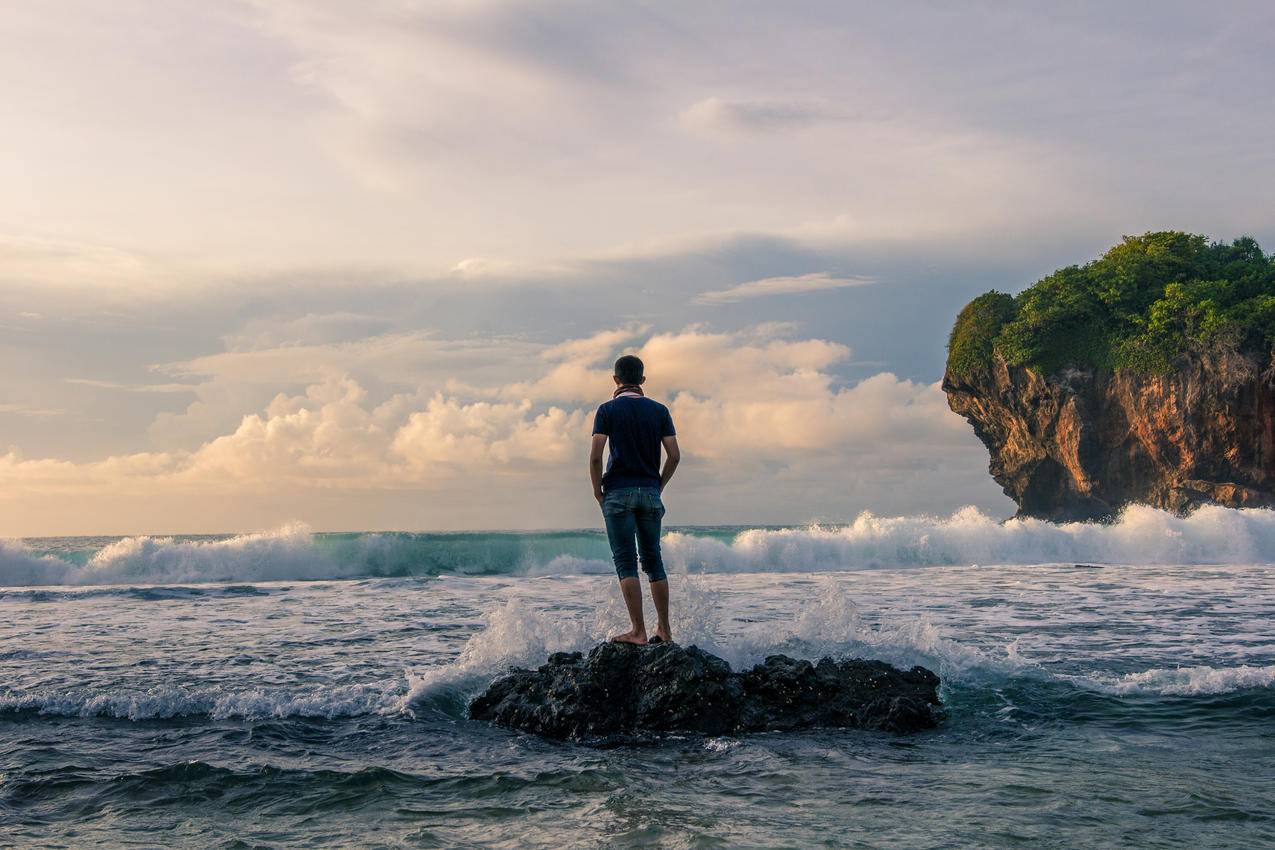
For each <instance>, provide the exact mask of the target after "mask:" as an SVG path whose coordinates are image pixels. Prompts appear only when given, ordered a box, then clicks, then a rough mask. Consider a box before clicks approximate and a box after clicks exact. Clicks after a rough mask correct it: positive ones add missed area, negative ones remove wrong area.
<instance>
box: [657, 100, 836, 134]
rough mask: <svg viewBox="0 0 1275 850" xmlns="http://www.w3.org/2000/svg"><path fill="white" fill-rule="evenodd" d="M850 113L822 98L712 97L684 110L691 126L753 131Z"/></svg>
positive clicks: (803, 124)
mask: <svg viewBox="0 0 1275 850" xmlns="http://www.w3.org/2000/svg"><path fill="white" fill-rule="evenodd" d="M847 117H848V116H847V115H845V114H844V113H842V112H840V111H838V110H837V109H835V108H833V107H832V106H831V105H829V104H828V103H826V102H824V101H822V100H810V99H792V98H789V99H784V98H753V99H745V100H731V99H728V98H721V97H709V98H705V99H704V100H701V101H699V102H698V103H694V104H692V105H691V106H690V107H689V108H688V109H687V110H686V111H685V112H683V113H682V120H683V121H685V122H686V124H687V125H688V126H691V127H702V128H707V129H713V130H735V131H745V132H754V133H756V132H773V131H777V130H793V129H797V128H800V127H807V126H810V125H811V124H817V123H821V122H824V121H837V120H844V119H845V118H847Z"/></svg>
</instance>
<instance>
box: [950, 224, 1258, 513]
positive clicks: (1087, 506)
mask: <svg viewBox="0 0 1275 850" xmlns="http://www.w3.org/2000/svg"><path fill="white" fill-rule="evenodd" d="M1273 352H1275V257H1272V256H1268V255H1266V254H1264V253H1263V252H1262V249H1261V247H1260V246H1259V245H1258V244H1257V242H1256V241H1254V240H1253V239H1251V238H1247V237H1245V238H1241V239H1236V240H1234V241H1233V242H1230V243H1229V244H1228V243H1222V242H1211V241H1209V240H1208V239H1207V238H1206V237H1204V236H1200V235H1193V234H1187V233H1182V232H1178V231H1164V232H1154V233H1146V234H1143V235H1141V236H1128V237H1125V238H1124V239H1123V240H1122V241H1121V242H1120V244H1118V245H1116V246H1115V247H1113V248H1111V249H1110V250H1108V251H1107V252H1106V253H1105V254H1103V255H1102V257H1101V258H1099V259H1097V260H1094V261H1093V262H1090V263H1087V264H1085V265H1082V266H1068V267H1066V268H1063V269H1059V270H1058V271H1056V272H1054V273H1053V274H1050V275H1048V276H1047V277H1045V278H1043V279H1041V280H1040V281H1038V282H1037V283H1035V284H1034V285H1032V286H1030V287H1028V288H1027V289H1025V290H1023V291H1022V292H1021V293H1019V294H1018V295H1016V296H1010V295H1008V294H1006V293H1002V292H996V291H992V292H987V293H985V294H983V295H980V296H978V297H977V298H975V299H974V300H973V301H971V302H970V303H969V304H967V305H966V306H965V308H964V309H963V310H961V312H960V314H959V316H958V317H957V319H956V323H955V325H954V327H953V328H952V332H951V336H950V338H949V341H948V358H947V368H946V371H945V374H944V377H943V384H942V387H943V390H944V392H945V393H946V394H947V399H948V405H949V407H951V409H952V410H954V411H955V412H957V413H959V414H960V415H961V416H963V417H965V419H966V420H967V421H968V422H969V423H970V424H971V425H972V426H973V428H974V432H975V434H977V435H978V437H979V439H980V440H982V442H983V444H984V445H986V446H987V449H988V451H989V452H990V454H991V463H990V467H989V471H990V472H991V474H992V477H993V478H994V479H995V480H996V482H997V483H998V484H1000V485H1001V487H1002V488H1003V489H1004V491H1005V493H1006V495H1008V496H1009V497H1010V498H1012V499H1013V500H1014V501H1015V502H1016V503H1017V505H1018V515H1019V516H1024V517H1036V518H1041V519H1047V520H1053V521H1084V520H1109V519H1111V518H1113V517H1115V516H1117V515H1118V514H1119V512H1120V510H1121V509H1122V508H1123V507H1124V506H1126V505H1129V504H1133V503H1137V504H1146V505H1151V506H1153V507H1157V508H1161V509H1163V510H1167V511H1172V512H1174V513H1176V514H1186V513H1189V512H1190V511H1192V510H1193V509H1195V508H1196V507H1198V506H1200V505H1203V504H1216V505H1224V506H1227V507H1234V508H1247V507H1270V506H1272V505H1275V390H1273V387H1275V354H1273Z"/></svg>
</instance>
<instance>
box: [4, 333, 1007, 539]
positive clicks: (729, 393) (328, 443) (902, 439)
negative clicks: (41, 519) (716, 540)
mask: <svg viewBox="0 0 1275 850" xmlns="http://www.w3.org/2000/svg"><path fill="white" fill-rule="evenodd" d="M792 332H793V329H792V328H791V327H788V326H785V325H781V324H772V325H759V326H754V327H751V328H746V329H742V330H739V331H733V332H723V331H713V330H710V329H707V328H702V327H691V328H687V329H684V330H682V331H678V332H669V333H652V332H650V331H649V330H648V329H644V328H642V327H640V326H634V327H628V328H621V329H614V330H607V331H601V332H598V333H596V334H593V335H590V336H588V337H583V338H579V339H573V340H567V341H564V342H563V343H560V344H558V345H555V346H549V347H546V348H545V349H544V351H543V352H542V357H541V358H539V361H538V362H539V364H540V366H539V368H540V369H541V370H543V371H542V373H541V374H540V375H539V376H538V378H537V379H536V380H533V381H529V382H524V383H522V384H500V383H496V382H489V383H486V384H485V385H480V386H470V387H464V386H460V385H456V384H453V386H452V387H451V388H450V389H448V388H446V387H443V386H436V387H435V388H433V389H430V388H429V387H428V386H424V385H422V386H419V387H417V388H415V389H413V390H411V391H405V392H400V393H395V394H393V395H392V396H390V397H389V398H387V399H384V400H380V401H378V400H376V399H374V398H372V397H371V396H370V395H369V393H368V392H367V389H366V388H365V387H364V386H363V385H362V384H361V383H360V382H359V381H357V380H355V379H353V378H350V377H348V376H344V377H342V376H328V377H327V378H325V379H323V380H321V381H318V382H315V383H312V384H310V385H309V386H307V387H306V388H305V390H304V391H303V392H300V393H279V394H277V395H276V396H275V397H274V398H273V399H272V400H270V401H269V402H268V403H267V404H265V405H264V407H262V408H260V409H259V410H257V411H255V412H252V413H249V414H247V415H244V416H242V417H241V418H240V420H239V421H238V423H237V424H236V425H235V426H234V427H233V428H231V429H230V430H229V431H227V432H225V433H223V434H221V435H219V436H215V437H213V438H211V439H209V440H207V441H205V442H204V443H203V444H201V445H199V446H198V447H196V448H194V449H192V450H189V451H179V450H173V451H166V452H139V453H132V454H122V455H114V456H111V457H107V458H104V459H101V460H96V461H85V462H72V461H68V460H60V459H56V458H43V459H40V458H36V459H28V458H24V457H22V456H21V455H19V454H18V453H17V452H14V451H11V452H10V453H9V454H7V455H4V456H0V502H3V503H5V506H6V512H5V515H6V517H7V519H6V522H7V523H12V524H14V525H16V524H18V523H23V522H27V523H30V522H34V521H35V520H34V519H33V515H34V514H36V513H37V512H39V511H41V510H48V505H49V503H50V500H53V501H55V502H56V501H59V500H61V501H62V502H64V503H65V504H75V505H97V506H99V507H100V508H101V512H100V513H94V514H93V516H94V518H95V521H97V522H101V521H102V518H109V517H111V516H113V515H115V513H114V512H115V511H119V510H122V509H124V508H125V507H127V506H129V505H133V506H136V505H138V504H141V503H143V502H146V500H151V501H152V502H153V501H156V500H158V501H159V502H161V505H160V506H159V507H153V508H152V509H151V510H152V513H151V514H149V516H150V517H151V519H152V520H153V521H158V520H161V519H163V518H165V517H166V516H169V515H171V516H172V517H173V519H172V520H171V523H172V525H174V526H177V527H181V528H183V529H184V530H187V531H191V530H195V529H193V528H191V527H190V523H192V522H195V524H196V525H197V524H198V522H197V521H195V520H192V517H197V516H200V515H201V514H200V511H201V510H206V511H209V512H210V513H208V514H207V515H208V516H213V515H216V516H219V517H222V518H223V519H222V521H223V522H224V521H227V520H226V519H225V518H227V517H230V518H234V520H235V522H236V525H235V526H234V527H238V528H250V527H257V526H259V525H261V524H263V523H265V524H270V523H274V522H279V521H284V520H286V519H289V518H297V517H298V516H300V517H301V518H303V519H307V520H310V521H315V522H318V523H319V524H320V525H323V524H324V520H323V517H322V515H319V514H318V513H317V512H319V506H323V505H327V504H329V503H330V502H331V500H332V499H337V500H339V504H341V505H343V508H342V510H343V513H342V514H341V517H342V519H341V520H339V521H340V522H342V523H343V524H342V525H340V526H338V527H343V528H360V527H375V526H378V525H381V524H382V523H383V522H384V519H383V518H384V516H387V515H391V514H386V513H385V512H384V511H385V510H386V509H385V507H384V506H385V504H386V501H385V500H387V499H388V500H391V501H393V502H395V503H402V502H403V500H408V502H410V501H411V500H412V499H415V498H424V499H425V500H426V501H425V504H428V505H429V514H428V515H427V516H426V515H421V517H420V518H418V520H417V524H418V527H419V526H421V525H423V526H425V527H460V528H476V527H492V526H496V527H527V526H531V527H546V526H562V525H582V524H587V523H589V522H591V521H592V520H591V514H590V513H589V510H590V506H589V503H588V501H587V499H584V498H583V496H582V494H583V495H587V493H585V492H584V490H585V486H584V481H585V476H584V470H585V463H584V461H585V457H586V454H587V447H588V435H589V432H590V427H591V424H592V414H593V410H594V408H595V406H596V404H597V403H598V402H599V401H600V400H603V399H605V398H607V397H609V393H608V388H609V386H610V379H609V366H610V360H611V359H612V358H613V357H614V356H615V355H616V354H617V353H618V352H620V351H623V350H631V351H637V352H638V353H639V354H640V355H641V356H642V357H643V358H644V359H645V360H646V362H647V368H648V373H649V375H650V379H649V381H648V387H649V389H650V391H651V393H652V394H653V395H654V396H655V397H657V398H661V399H663V400H664V401H665V402H666V403H667V404H668V405H669V407H670V409H671V411H672V413H673V417H674V421H675V422H676V423H677V426H678V429H679V435H680V439H681V442H682V444H683V448H684V453H685V457H686V464H685V467H684V469H683V471H681V472H679V482H678V485H679V490H680V492H681V493H684V494H686V498H687V500H688V501H687V502H686V503H685V508H684V509H683V512H682V514H681V515H680V521H683V522H695V521H702V522H712V521H722V517H724V516H736V517H738V516H739V512H741V511H742V512H745V513H747V512H756V513H757V514H758V515H762V514H764V513H766V511H770V512H771V513H770V516H771V519H772V521H785V520H787V521H792V520H799V519H811V518H818V517H828V516H830V515H831V516H837V515H849V514H850V513H851V512H857V509H859V508H863V507H876V508H888V507H889V506H892V505H899V504H902V503H903V502H904V501H906V500H911V501H912V502H914V503H919V504H927V503H929V504H933V505H934V507H935V509H940V508H948V507H950V505H947V504H946V503H944V504H942V505H940V504H938V502H939V501H941V500H942V497H937V498H936V496H935V492H936V491H935V485H936V482H938V483H944V482H951V481H954V480H955V481H960V482H963V486H962V487H961V488H960V490H959V491H958V492H960V494H961V499H962V502H967V501H972V499H970V498H969V493H970V490H971V488H972V487H973V489H975V490H976V489H977V487H976V486H974V485H976V484H978V483H979V482H981V481H983V480H984V479H986V475H985V472H984V471H983V469H982V467H983V466H984V465H985V456H984V455H983V453H982V451H981V449H980V448H979V447H978V445H977V441H976V440H975V439H974V438H973V435H972V434H971V433H969V429H968V428H967V427H966V426H965V423H964V422H963V421H962V420H961V419H960V418H959V417H957V416H955V415H954V414H952V413H951V412H950V411H948V410H947V407H946V403H945V400H944V397H943V394H942V392H941V391H940V390H939V388H938V385H937V384H927V383H917V382H913V381H908V380H903V379H900V378H898V377H896V376H895V375H892V374H889V373H880V374H877V375H874V376H872V377H870V378H868V379H866V380H863V381H860V382H858V383H855V384H853V385H843V384H842V383H841V382H839V381H838V380H837V379H836V378H835V377H834V376H833V375H832V373H831V372H830V371H829V370H830V369H831V367H833V366H834V365H836V364H837V363H840V362H844V361H845V360H846V359H847V358H848V357H849V355H850V350H849V348H847V347H846V346H844V345H839V344H836V343H832V342H829V341H826V340H820V339H802V338H793V337H792V336H791V334H792ZM532 362H533V363H534V362H536V361H532ZM985 489H989V491H990V487H985ZM940 492H941V491H940ZM325 494H326V495H325ZM353 494H367V495H366V496H359V497H355V496H354V495H353ZM228 497H233V498H231V499H230V501H227V498H228ZM984 497H985V498H984V504H985V505H988V504H995V503H996V500H995V497H994V495H993V496H992V497H990V498H988V494H986V493H985V494H984ZM974 501H976V500H974ZM213 505H215V506H216V507H215V510H214V509H213V508H212V507H211V506H213ZM233 505H239V506H240V508H239V512H238V513H236V511H235V509H234V508H233V507H231V506H233ZM776 514H783V516H776ZM392 515H402V510H401V508H399V509H398V513H393V514H392ZM378 520H379V521H378ZM222 527H223V528H224V527H225V526H222ZM4 530H6V529H5V528H0V532H2V531H4ZM79 530H92V531H98V532H101V531H103V530H104V529H102V528H100V527H95V528H93V529H79ZM117 530H118V529H117ZM205 530H206V529H205ZM27 533H38V532H37V531H32V530H28V531H27Z"/></svg>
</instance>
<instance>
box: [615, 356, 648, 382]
mask: <svg viewBox="0 0 1275 850" xmlns="http://www.w3.org/2000/svg"><path fill="white" fill-rule="evenodd" d="M645 369H646V367H645V366H643V365H642V361H641V360H639V359H638V358H637V357H635V356H633V355H632V354H626V355H624V356H623V357H621V358H620V359H619V360H617V361H615V376H616V377H617V378H619V379H620V380H621V381H623V382H624V383H626V384H636V383H637V382H638V381H640V380H642V372H643V371H644V370H645Z"/></svg>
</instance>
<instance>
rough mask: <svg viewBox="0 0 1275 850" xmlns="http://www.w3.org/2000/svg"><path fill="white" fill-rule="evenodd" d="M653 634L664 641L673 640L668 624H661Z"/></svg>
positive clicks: (670, 641) (669, 641)
mask: <svg viewBox="0 0 1275 850" xmlns="http://www.w3.org/2000/svg"><path fill="white" fill-rule="evenodd" d="M655 636H656V637H657V638H659V639H660V640H662V641H664V642H665V643H672V642H673V630H672V629H670V628H669V627H668V626H663V627H661V628H657V629H656V630H655Z"/></svg>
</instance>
